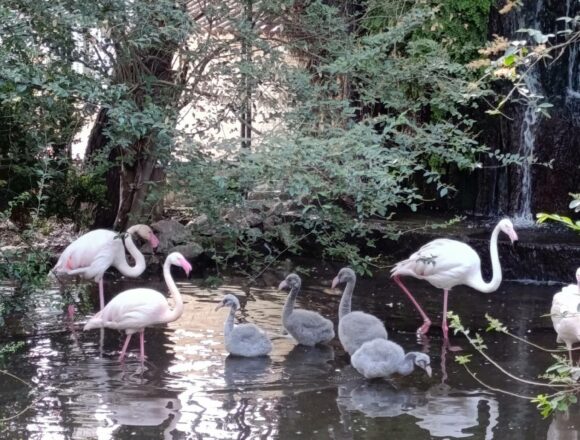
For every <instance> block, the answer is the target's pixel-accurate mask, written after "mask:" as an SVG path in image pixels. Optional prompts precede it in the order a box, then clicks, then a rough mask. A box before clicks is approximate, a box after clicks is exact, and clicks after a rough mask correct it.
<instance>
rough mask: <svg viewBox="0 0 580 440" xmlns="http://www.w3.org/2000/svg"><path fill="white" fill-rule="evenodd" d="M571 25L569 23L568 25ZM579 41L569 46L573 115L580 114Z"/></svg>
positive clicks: (568, 90) (569, 98) (569, 103)
mask: <svg viewBox="0 0 580 440" xmlns="http://www.w3.org/2000/svg"><path fill="white" fill-rule="evenodd" d="M572 12H573V11H572V10H571V9H570V0H566V16H567V17H570V16H571V15H572ZM568 26H569V25H568V24H567V25H566V27H568ZM578 48H579V45H578V43H575V44H573V45H572V46H570V47H569V48H568V51H569V53H568V81H567V85H566V106H567V107H568V109H569V110H570V111H571V113H572V115H575V116H578V115H580V71H578V69H577V65H576V63H577V59H578Z"/></svg>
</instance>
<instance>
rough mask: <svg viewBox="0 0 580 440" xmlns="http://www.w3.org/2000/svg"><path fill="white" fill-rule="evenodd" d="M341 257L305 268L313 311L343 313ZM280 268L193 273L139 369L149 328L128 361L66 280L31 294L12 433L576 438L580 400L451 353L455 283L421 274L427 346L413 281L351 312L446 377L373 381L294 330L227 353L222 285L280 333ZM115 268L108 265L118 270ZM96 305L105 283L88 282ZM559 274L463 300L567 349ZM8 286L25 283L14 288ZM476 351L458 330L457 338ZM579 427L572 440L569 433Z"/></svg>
mask: <svg viewBox="0 0 580 440" xmlns="http://www.w3.org/2000/svg"><path fill="white" fill-rule="evenodd" d="M337 269H338V267H324V268H320V269H318V270H317V271H316V273H315V274H313V275H312V276H311V277H304V282H303V286H304V290H303V292H302V294H301V295H300V297H299V299H298V303H299V305H300V306H302V307H305V308H309V309H315V310H318V311H320V312H321V313H322V314H324V315H325V316H327V317H331V318H332V319H333V320H334V321H336V319H335V318H336V311H337V309H338V303H339V300H340V291H338V290H336V291H332V290H331V289H330V282H331V280H332V278H333V277H334V275H335V274H336V271H337ZM283 276H284V273H282V272H278V273H277V272H274V271H272V272H268V273H266V274H264V276H263V277H262V278H260V279H259V280H257V282H256V283H254V284H253V285H251V286H248V285H246V284H245V283H246V281H245V280H243V279H235V278H228V279H226V283H225V284H224V285H223V286H221V287H220V288H218V289H208V288H204V287H201V281H202V280H195V279H193V280H186V279H181V280H180V281H179V282H178V285H179V287H180V289H181V292H182V294H183V295H184V300H185V312H184V314H183V316H182V317H181V319H179V320H178V321H176V322H174V323H172V324H170V325H169V326H166V327H156V328H149V329H147V330H146V345H145V349H146V352H147V361H146V363H145V366H144V368H143V369H142V368H141V365H140V362H139V360H138V357H137V355H138V338H134V340H133V341H132V344H131V346H130V356H129V358H128V360H127V362H126V363H125V364H124V365H121V364H120V363H119V362H118V361H117V356H118V350H119V348H120V345H121V342H122V340H123V335H121V334H120V333H118V332H115V331H112V330H106V331H104V332H103V333H101V332H100V331H99V330H93V331H90V332H83V331H82V325H83V323H84V322H85V321H86V316H85V315H84V314H83V313H80V314H79V315H78V316H77V321H76V322H74V324H73V323H71V322H70V321H68V320H67V318H66V316H65V313H64V310H65V308H66V307H65V306H64V303H63V302H62V300H61V293H60V292H59V289H58V288H56V287H55V288H54V289H52V290H47V291H44V292H38V293H36V294H34V295H33V297H31V298H30V300H29V304H28V306H27V310H26V312H25V313H21V314H16V315H14V316H13V317H12V318H11V319H9V320H8V321H7V323H6V326H5V331H4V332H3V333H4V340H3V342H6V341H7V340H17V341H24V343H25V346H24V347H23V348H21V349H20V350H19V351H18V352H17V353H16V354H12V355H8V357H7V361H6V362H5V367H4V368H5V369H6V370H7V371H10V372H12V373H15V374H17V375H18V376H20V377H21V378H22V379H24V380H26V381H28V382H29V383H30V384H32V385H33V386H34V390H33V391H30V390H29V389H28V388H27V387H26V386H24V385H22V384H21V383H19V382H17V381H15V380H13V379H12V378H10V377H8V376H5V375H0V384H1V386H2V389H3V392H2V393H0V417H10V416H12V415H15V414H17V413H18V412H19V411H22V410H24V409H25V408H26V407H27V406H29V409H28V410H27V411H25V412H23V413H22V414H21V415H20V416H18V417H15V418H13V419H11V420H9V421H6V422H4V423H2V424H1V425H0V438H2V439H135V438H136V439H198V438H199V439H246V438H264V439H271V438H280V439H290V438H292V439H294V438H296V439H300V438H304V439H325V438H329V439H383V438H394V439H430V438H447V439H452V438H471V439H492V438H493V439H561V438H576V437H575V435H577V434H576V426H579V424H580V415H579V414H578V411H573V412H572V414H570V415H569V417H567V418H564V417H557V418H548V419H542V417H541V416H540V415H539V414H538V411H537V410H536V408H535V407H534V405H533V404H531V403H529V402H527V401H525V400H522V399H518V398H514V397H510V396H507V395H504V394H500V393H495V392H491V391H489V390H487V389H486V388H484V387H483V386H481V385H480V384H478V383H477V382H476V381H475V380H474V379H473V378H472V377H470V376H469V375H468V374H467V373H466V372H465V370H464V369H463V367H462V366H460V365H458V364H457V363H455V362H454V359H453V358H454V356H455V354H454V353H451V352H447V351H445V349H443V348H442V340H441V331H440V328H439V326H438V325H437V324H438V323H439V322H440V319H441V317H440V314H441V307H442V304H441V303H442V294H441V292H439V291H437V290H436V289H434V288H433V287H431V286H429V285H428V284H426V283H421V282H410V281H409V282H408V285H409V286H410V288H411V290H412V291H414V292H415V293H416V295H417V298H418V300H419V301H420V302H422V304H423V305H424V306H425V307H426V310H427V311H428V312H429V313H430V315H431V319H432V320H433V322H434V325H433V327H432V329H431V332H430V337H429V338H428V339H426V340H423V341H421V343H419V342H418V341H417V338H416V336H415V334H414V331H415V329H416V328H417V327H418V326H419V325H420V323H421V322H420V319H419V317H418V315H417V314H416V312H415V311H414V309H413V307H412V305H411V304H410V303H409V301H408V300H407V299H406V298H405V297H404V295H403V294H402V292H400V291H399V290H398V288H397V287H396V286H395V285H394V284H393V283H392V282H391V281H390V280H389V279H388V278H387V277H386V276H385V275H384V276H378V277H374V278H373V279H361V280H359V283H358V284H357V288H356V290H355V297H354V300H353V309H354V310H357V309H362V310H365V311H368V312H371V313H374V314H376V315H377V316H378V317H380V318H381V319H383V320H384V321H385V323H386V326H387V329H388V331H389V335H390V337H391V338H392V339H393V340H395V341H396V342H398V343H400V344H401V345H403V347H404V348H405V350H417V351H425V352H427V353H429V354H430V356H431V359H432V366H433V371H434V374H433V377H432V378H428V377H427V376H426V375H425V374H423V373H422V372H415V373H414V374H412V375H411V376H408V377H405V378H400V379H397V380H396V381H395V383H394V384H390V383H387V382H384V381H371V382H369V381H365V380H362V379H361V378H360V376H358V374H357V373H356V371H355V370H353V369H352V368H351V367H350V366H349V363H348V357H347V356H346V355H345V353H344V351H343V350H342V348H341V347H340V344H339V342H338V340H335V341H334V342H333V343H332V344H331V345H330V346H328V347H317V348H311V349H309V348H305V347H301V346H296V345H295V344H294V343H293V342H292V340H290V339H288V338H280V339H276V340H275V341H274V350H273V352H272V354H271V356H270V357H269V358H255V359H241V358H233V357H228V356H227V353H226V352H225V350H224V346H223V329H222V327H223V322H224V319H225V317H226V315H227V313H228V312H227V311H225V310H223V309H222V310H220V311H218V312H214V308H215V306H216V303H217V301H218V300H219V299H220V298H221V296H222V295H223V294H224V292H225V291H231V292H233V293H235V294H237V295H238V296H239V297H240V299H241V302H242V311H240V312H238V320H239V321H248V322H254V323H256V324H258V325H260V326H262V327H263V328H264V329H266V330H267V331H268V332H270V333H273V334H275V333H278V334H279V333H280V331H281V323H280V316H281V310H282V305H283V303H284V300H285V295H284V294H283V293H282V292H277V291H276V287H275V286H277V285H278V283H279V282H280V281H281V279H283ZM106 278H107V279H109V280H110V279H111V278H112V276H111V275H109V274H108V275H107V276H106ZM143 285H147V286H154V287H157V288H159V289H160V290H162V291H165V288H164V286H163V282H162V281H161V277H153V278H152V279H150V280H130V282H129V281H127V280H119V281H115V282H113V281H109V282H108V283H107V285H106V289H105V290H106V292H107V296H109V297H110V296H112V295H113V294H115V293H117V292H120V291H122V290H125V289H127V288H129V287H134V286H143ZM87 288H88V289H89V290H90V295H89V296H90V297H91V301H92V304H94V305H95V306H94V307H96V304H97V302H98V301H97V291H96V286H94V285H88V286H87ZM557 290H559V286H558V285H532V284H521V283H517V282H509V281H504V283H503V284H502V286H501V288H500V289H499V291H497V292H495V293H493V294H481V293H478V292H475V291H472V290H470V289H468V288H457V289H455V290H454V291H453V292H452V294H451V296H450V309H451V310H454V311H456V312H457V313H459V314H460V315H461V317H462V320H463V322H464V324H465V325H466V326H469V327H470V328H472V329H477V328H478V327H483V326H484V325H485V319H484V315H485V313H486V312H487V313H490V314H492V315H493V316H495V317H497V318H500V319H501V320H503V321H504V323H505V324H507V325H508V326H509V327H510V329H511V330H512V331H513V332H515V333H517V334H519V335H522V336H525V337H527V338H529V339H530V340H532V341H533V342H536V343H539V344H542V345H545V346H548V347H554V346H555V336H554V334H553V330H552V329H551V323H550V319H549V318H546V317H541V315H543V314H545V313H547V312H548V310H549V304H550V301H551V297H552V295H553V293H555V292H556V291H557ZM2 294H5V295H9V294H12V292H11V290H10V289H9V288H4V290H3V291H2ZM485 337H486V341H487V343H488V346H489V352H490V354H491V355H492V356H493V357H494V358H495V359H496V360H498V361H499V362H500V363H501V364H502V365H503V366H504V367H506V368H508V369H509V370H510V371H512V372H515V373H516V374H517V375H521V376H522V377H526V378H536V377H537V376H538V374H540V373H541V372H542V371H543V370H544V369H545V368H546V367H547V366H548V365H550V363H551V358H550V357H549V356H547V355H546V354H543V353H538V352H537V351H534V350H531V349H530V348H529V347H528V346H525V345H523V344H521V343H515V342H513V341H512V340H511V339H509V338H507V337H505V336H501V335H492V334H486V335H485ZM452 342H453V343H454V344H455V345H460V346H462V347H463V348H464V350H463V351H462V352H461V354H467V353H471V351H472V350H470V349H469V347H468V345H467V342H466V341H465V340H463V339H462V338H460V337H456V338H454V339H453V341H452ZM472 359H473V361H472V364H471V365H472V367H473V368H474V369H476V370H477V371H478V374H479V377H480V378H481V379H482V380H483V381H485V382H488V383H489V384H490V385H493V386H499V387H503V388H506V389H509V390H511V391H515V392H518V393H521V394H528V395H534V394H538V393H539V392H541V391H545V390H538V389H535V390H534V389H525V388H523V387H522V386H521V385H519V384H516V383H513V382H511V381H509V380H506V379H505V378H503V377H501V375H499V374H498V373H497V372H496V370H494V369H493V368H491V367H490V366H489V365H488V364H487V363H486V362H485V361H484V360H483V359H482V358H481V357H480V356H478V355H477V354H474V356H473V358H472ZM570 435H572V437H570Z"/></svg>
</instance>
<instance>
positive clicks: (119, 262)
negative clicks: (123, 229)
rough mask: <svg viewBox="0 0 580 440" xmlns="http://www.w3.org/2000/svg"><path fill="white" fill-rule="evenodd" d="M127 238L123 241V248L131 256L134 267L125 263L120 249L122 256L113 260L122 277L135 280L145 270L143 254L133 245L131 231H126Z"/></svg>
mask: <svg viewBox="0 0 580 440" xmlns="http://www.w3.org/2000/svg"><path fill="white" fill-rule="evenodd" d="M127 232H129V233H128V234H127V238H126V239H125V246H126V247H127V250H128V251H129V253H130V254H131V256H132V257H133V258H134V259H135V266H130V265H129V263H127V257H126V256H125V250H124V249H123V248H122V247H121V251H122V252H123V255H119V256H118V258H116V260H115V267H116V268H117V270H118V271H119V272H121V273H122V274H123V275H125V276H127V277H131V278H136V277H138V276H139V275H141V274H142V273H143V271H144V270H145V257H144V256H143V254H142V253H141V252H140V251H139V249H137V246H135V243H133V238H132V237H131V229H130V228H129V230H128V231H127Z"/></svg>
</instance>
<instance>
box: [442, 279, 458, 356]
mask: <svg viewBox="0 0 580 440" xmlns="http://www.w3.org/2000/svg"><path fill="white" fill-rule="evenodd" d="M448 296H449V289H443V322H441V329H442V330H443V347H446V348H448V349H449V350H450V351H461V347H458V346H455V345H451V344H450V343H449V326H448V325H447V298H448Z"/></svg>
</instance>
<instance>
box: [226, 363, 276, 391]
mask: <svg viewBox="0 0 580 440" xmlns="http://www.w3.org/2000/svg"><path fill="white" fill-rule="evenodd" d="M271 363H272V360H271V359H270V358H269V357H267V356H260V357H255V358H246V357H240V356H232V355H229V356H228V357H226V359H225V364H224V365H225V370H224V379H225V381H226V384H227V385H228V386H230V387H234V386H237V387H240V386H245V385H255V384H258V383H261V382H263V381H264V380H263V379H266V378H267V376H268V374H269V368H270V365H271Z"/></svg>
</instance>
